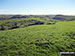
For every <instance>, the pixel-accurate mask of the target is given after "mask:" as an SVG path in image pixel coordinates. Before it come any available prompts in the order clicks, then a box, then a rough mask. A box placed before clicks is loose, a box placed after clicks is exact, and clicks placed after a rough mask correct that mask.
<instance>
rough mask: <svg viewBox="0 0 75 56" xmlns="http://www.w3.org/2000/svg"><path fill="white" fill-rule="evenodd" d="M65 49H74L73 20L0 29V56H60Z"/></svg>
mask: <svg viewBox="0 0 75 56" xmlns="http://www.w3.org/2000/svg"><path fill="white" fill-rule="evenodd" d="M22 20H23V19H22ZM67 51H69V52H70V51H71V52H74V51H75V21H60V22H57V23H56V24H54V25H53V24H51V25H47V24H43V25H33V26H28V27H24V28H18V29H12V30H4V31H0V56H60V55H59V54H58V52H67Z"/></svg>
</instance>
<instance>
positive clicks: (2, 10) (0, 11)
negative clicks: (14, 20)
mask: <svg viewBox="0 0 75 56" xmlns="http://www.w3.org/2000/svg"><path fill="white" fill-rule="evenodd" d="M3 12H10V10H4V9H0V13H3Z"/></svg>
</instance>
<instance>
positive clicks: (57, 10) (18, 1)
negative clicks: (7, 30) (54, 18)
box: [0, 0, 75, 15]
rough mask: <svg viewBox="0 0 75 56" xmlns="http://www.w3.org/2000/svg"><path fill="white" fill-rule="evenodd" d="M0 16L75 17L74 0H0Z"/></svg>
mask: <svg viewBox="0 0 75 56" xmlns="http://www.w3.org/2000/svg"><path fill="white" fill-rule="evenodd" d="M0 14H24V15H47V14H49V15H56V14H63V15H75V0H0Z"/></svg>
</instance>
